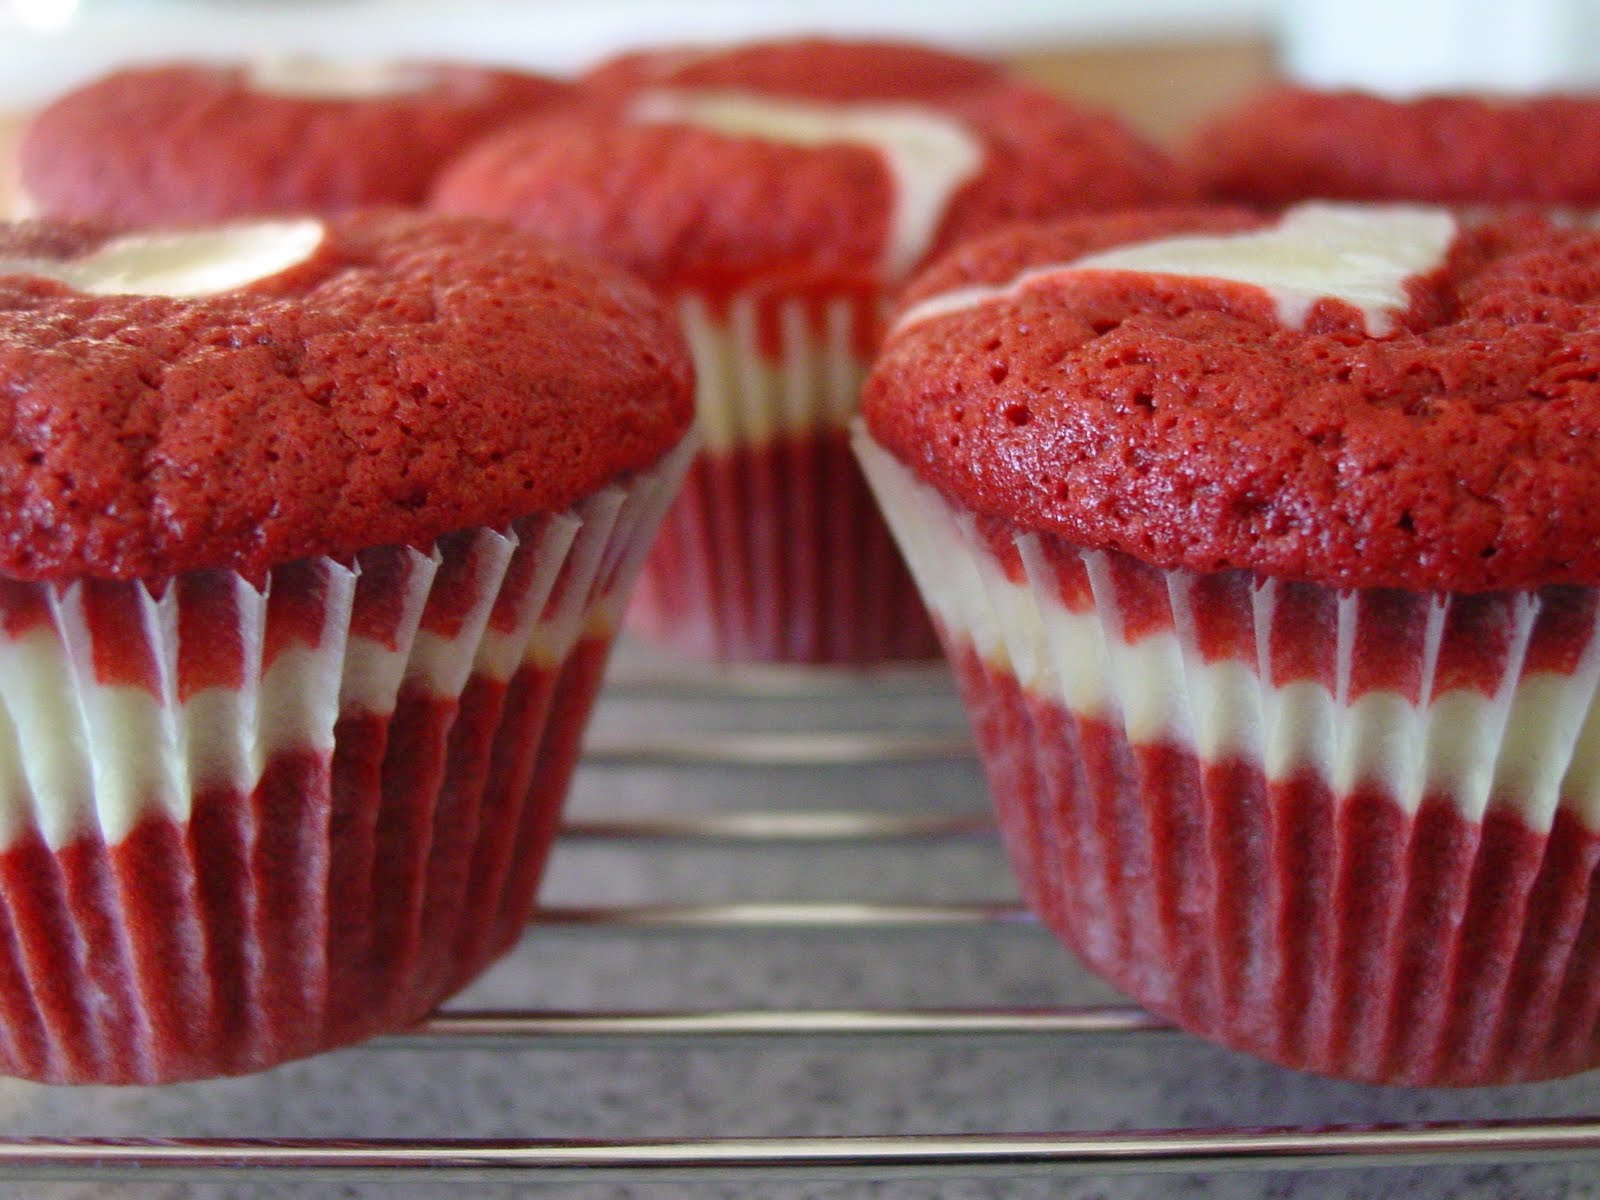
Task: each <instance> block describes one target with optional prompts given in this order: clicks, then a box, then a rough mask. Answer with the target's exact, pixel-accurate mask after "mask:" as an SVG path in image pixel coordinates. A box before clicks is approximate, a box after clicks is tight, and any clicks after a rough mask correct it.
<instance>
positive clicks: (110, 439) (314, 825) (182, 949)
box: [0, 214, 693, 1083]
mask: <svg viewBox="0 0 1600 1200" xmlns="http://www.w3.org/2000/svg"><path fill="white" fill-rule="evenodd" d="M441 280H446V281H449V282H448V285H441V282H440V281H441ZM0 407H3V409H4V415H5V421H6V428H7V429H8V430H9V431H10V434H9V436H8V438H7V439H6V441H5V443H4V444H3V445H0V510H3V513H4V516H3V517H0V908H3V909H4V911H5V913H6V914H7V917H6V928H7V931H8V936H7V937H6V938H5V939H4V944H3V946H0V1031H3V1032H0V1070H3V1071H5V1072H7V1073H11V1074H17V1075H22V1076H26V1077H29V1078H34V1079H42V1080H50V1081H56V1082H77V1083H91V1082H92V1083H134V1082H139V1083H153V1082H163V1081H168V1080H175V1079H189V1078H200V1077H205V1076H210V1075H219V1074H235V1073H239V1072H244V1071H251V1070H258V1069H262V1068H265V1067H269V1066H272V1065H274V1064H277V1063H280V1062H283V1061H285V1060H287V1059H291V1058H296V1057H299V1056H302V1055H306V1054H311V1053H314V1052H316V1051H319V1050H322V1049H326V1048H329V1047H333V1046H339V1045H344V1044H347V1043H349V1042H352V1041H356V1040H359V1039H361V1038H364V1037H368V1036H371V1035H373V1034H375V1033H380V1032H384V1031H387V1030H393V1029H396V1028H400V1027H402V1026H404V1025H405V1024H407V1023H409V1022H411V1021H414V1020H416V1019H417V1018H418V1017H420V1016H422V1015H423V1014H425V1013H426V1012H427V1011H429V1010H430V1009H431V1008H432V1007H433V1006H435V1005H436V1004H437V1003H438V1002H439V1001H440V1000H442V999H443V998H444V997H445V996H447V995H449V994H450V993H451V992H453V991H454V990H456V989H457V988H459V987H460V986H462V985H463V984H464V983H466V982H467V981H468V980H469V979H471V978H472V977H473V976H474V975H475V974H476V973H477V972H478V971H480V970H481V969H482V968H483V967H484V966H486V965H487V964H488V963H489V962H490V961H492V960H493V959H494V958H495V957H496V956H497V955H498V954H499V953H501V952H502V951H504V950H505V949H506V948H507V947H508V946H510V945H511V944H512V943H513V942H514V941H515V940H516V938H517V937H518V936H519V934H520V932H521V930H522V928H523V926H524V924H525V922H526V921H527V919H528V916H529V913H530V911H531V908H532V902H533V895H534V889H535V887H536V885H537V882H538V880H539V876H540V874H541V871H542V867H543V862H544V858H545V855H546V852H547V850H548V848H549V845H550V842H551V839H552V837H553V835H554V831H555V827H556V822H557V818H558V815H559V811H560V806H561V801H562V798H563V795H564V792H565V789H566V783H567V780H568V778H569V777H570V774H571V771H572V769H573V765H574V759H575V756H576V752H577V746H578V740H579V737H580V734H581V731H582V727H583V724H584V722H585V719H586V717H587V713H588V709H589V705H590V702H591V700H592V698H593V696H594V693H595V690H596V688H597V686H598V681H599V675H600V671H601V668H602V666H603V664H604V662H605V659H606V654H607V650H608V648H609V646H610V643H611V639H612V637H613V635H614V633H615V631H616V627H617V624H618V622H619V621H620V618H621V611H622V607H623V605H624V603H625V599H626V596H627V592H628V587H629V584H630V582H631V580H632V577H633V575H634V573H635V571H636V569H637V567H638V565H639V563H640V561H641V560H642V558H643V555H644V551H645V549H646V545H647V543H648V540H649V538H650V536H651V535H652V533H653V532H654V529H655V526H656V525H657V523H658V522H659V519H660V517H661V515H662V513H663V512H664V511H665V509H666V506H667V503H668V500H669V498H670V494H671V491H672V489H673V488H674V487H675V485H676V484H677V482H678V480H679V479H680V477H681V474H682V471H683V470H684V469H685V467H686V466H687V462H688V457H689V455H690V453H691V450H690V447H689V445H688V443H687V442H686V440H685V435H686V431H687V429H688V428H689V426H690V423H691V420H692V415H693V412H692V407H693V396H692V384H691V374H690V366H689V361H688V353H687V348H686V347H685V346H684V345H683V343H682V339H681V335H680V334H679V332H678V331H677V329H676V327H675V323H674V322H673V321H672V319H671V317H670V314H669V313H668V312H667V310H666V309H665V308H664V307H663V306H662V305H660V304H659V303H658V302H657V301H655V300H654V299H653V298H652V297H651V296H650V295H649V294H648V292H647V291H646V290H645V289H644V288H643V287H642V286H640V285H638V284H637V283H634V282H632V281H630V280H628V279H626V277H624V276H623V275H622V274H621V273H620V272H617V271H615V270H614V269H612V268H608V267H604V266H601V265H599V264H594V263H590V262H589V261H587V260H584V259H581V258H579V257H577V256H575V255H571V254H569V253H567V252H564V251H559V250H556V249H554V248H552V247H550V246H548V245H546V244H544V243H541V242H538V241H536V240H534V239H532V238H529V237H528V236H526V235H523V234H518V233H515V232H514V231H511V230H507V229H504V228H503V227H500V226H496V225H492V224H490V223H487V222H478V221H473V220H469V219H464V218H439V217H421V216H415V217H408V216H400V215H393V214H390V215H369V216H364V217H351V218H344V219H338V220H329V221H322V220H317V219H298V220H283V221H269V222H258V223H246V224H238V225H232V226H226V227H220V228H210V229H195V230H189V231H183V232H166V233H160V234H145V235H129V236H121V237H111V238H108V237H107V236H106V235H105V234H101V233H93V232H89V231H87V230H85V229H84V228H82V227H76V226H57V225H50V224H43V223H35V224H29V225H23V226H13V227H5V226H0Z"/></svg>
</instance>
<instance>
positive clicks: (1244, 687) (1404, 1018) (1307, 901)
mask: <svg viewBox="0 0 1600 1200" xmlns="http://www.w3.org/2000/svg"><path fill="white" fill-rule="evenodd" d="M857 448H858V452H859V453H860V455H861V457H862V461H863V463H864V465H865V467H866V469H867V474H868V476H869V478H870V479H871V480H872V482H873V485H874V488H875V490H876V491H877V493H878V495H879V498H880V500H881V501H882V503H883V505H884V508H885V511H886V512H887V514H888V516H889V520H890V523H891V525H892V526H893V527H894V529H895V531H896V534H897V536H898V537H899V538H900V540H901V543H902V545H903V547H904V548H905V551H906V554H907V558H908V560H909V561H910V563H911V566H912V570H913V572H914V573H915V574H916V576H917V577H918V579H919V582H920V583H921V584H922V586H923V588H924V592H925V595H926V597H927V599H928V601H929V606H930V608H931V610H932V612H933V615H934V620H935V624H936V625H937V626H938V628H939V630H940V634H941V637H942V639H943V640H944V643H945V645H946V649H947V652H948V654H949V656H950V658H951V661H952V662H953V664H954V665H955V667H956V670H957V676H958V679H959V681H960V684H961V687H962V690H963V694H964V696H965V699H966V701H967V704H968V706H969V709H970V711H971V714H972V719H973V725H974V729H975V732H976V736H977V739H978V741H979V745H980V751H981V753H982V755H983V758H984V764H985V769H986V773H987V777H988V781H989V786H990V790H991V792H992V793H993V797H994V801H995V804H996V807H997V810H998V813H999V820H1000V823H1001V826H1002V829H1003V833H1004V836H1005V841H1006V845H1007V848H1008V852H1009V854H1010V856H1011V859H1012V862H1013V864H1014V866H1015V868H1016V871H1017V875H1018V877H1019V880H1020V883H1021V887H1022V891H1023V893H1024V896H1025V898H1026V900H1027V902H1028V903H1029V904H1030V905H1031V906H1032V907H1033V908H1034V909H1035V910H1036V911H1037V912H1038V913H1039V915H1040V916H1041V918H1042V919H1043V920H1044V921H1045V922H1046V923H1047V924H1048V925H1049V926H1050V927H1051V928H1052V929H1053V930H1054V931H1055V932H1056V933H1057V934H1058V935H1059V936H1061V937H1062V938H1063V940H1065V941H1066V942H1067V943H1068V945H1069V946H1071V947H1072V948H1073V949H1074V950H1075V951H1076V952H1077V953H1078V954H1079V955H1080V956H1081V957H1082V958H1083V959H1084V960H1085V961H1086V962H1088V963H1089V964H1090V965H1091V966H1093V967H1094V968H1095V969H1096V970H1098V971H1099V972H1100V973H1102V974H1103V975H1105V976H1106V977H1107V978H1108V979H1110V980H1112V981H1113V982H1114V983H1116V984H1117V985H1118V986H1120V987H1121V988H1123V989H1124V990H1126V991H1127V992H1128V993H1129V994H1130V995H1132V996H1133V997H1135V998H1136V999H1137V1000H1139V1001H1140V1002H1141V1003H1143V1004H1145V1005H1146V1006H1148V1007H1149V1008H1151V1009H1152V1010H1153V1011H1156V1012H1158V1013H1161V1014H1163V1015H1165V1016H1167V1017H1169V1018H1171V1019H1172V1020H1174V1021H1176V1022H1178V1023H1179V1024H1181V1025H1183V1026H1184V1027H1186V1028H1188V1029H1190V1030H1191V1031H1193V1032H1196V1033H1199V1034H1201V1035H1203V1036H1206V1037H1209V1038H1212V1039H1213V1040H1216V1041H1220V1042H1223V1043H1226V1044H1228V1045H1231V1046H1235V1047H1237V1048H1240V1049H1243V1050H1247V1051H1250V1052H1252V1053H1255V1054H1257V1055H1260V1056H1262V1057H1265V1058H1268V1059H1271V1060H1273V1061H1276V1062H1279V1063H1283V1064H1286V1065H1289V1066H1294V1067H1299V1068H1304V1069H1309V1070H1314V1071H1318V1072H1322V1073H1326V1074H1332V1075H1339V1076H1344V1077H1349V1078H1355V1079H1362V1080H1368V1081H1376V1082H1386V1083H1405V1084H1418V1085H1438V1084H1450V1085H1471V1084H1486V1083H1503V1082H1511V1081H1518V1080H1527V1079H1536V1078H1542V1077H1548V1076H1555V1075H1562V1074H1568V1073H1572V1072H1576V1071H1580V1070H1585V1069H1587V1068H1590V1067H1593V1066H1596V1065H1600V1031H1597V1020H1600V889H1597V888H1596V885H1595V871H1596V867H1597V864H1600V705H1596V703H1595V694H1596V683H1597V680H1600V593H1597V592H1596V591H1595V590H1594V589H1589V588H1579V587H1551V588H1545V589H1541V590H1538V591H1531V592H1523V593H1495V594H1486V595H1456V594H1428V593H1414V592H1402V591H1389V590H1381V589H1369V590H1340V589H1335V588H1328V587H1323V586H1319V585H1315V584H1307V583H1291V582H1284V581H1274V580H1270V579H1264V578H1258V577H1254V576H1252V575H1251V574H1250V573H1248V572H1243V571H1238V572H1224V573H1216V574H1196V573H1193V572H1187V571H1183V570H1160V569H1157V568H1155V567H1152V566H1149V565H1147V564H1143V563H1140V562H1138V561H1136V560H1134V559H1131V558H1129V557H1127V556H1125V555H1122V554H1118V553H1114V552H1107V551H1090V550H1083V549H1080V548H1077V547H1075V546H1072V545H1070V544H1068V543H1067V542H1065V541H1063V540H1061V539H1058V538H1055V537H1051V536H1045V535H1038V534H1033V533H1028V532H1026V531H1022V530H1020V529H1017V528H1015V527H1012V526H1009V525H1008V524H1006V523H1003V522H999V521H994V520H989V519H984V518H979V517H976V516H974V515H973V514H970V513H964V512H961V511H958V510H956V509H954V508H952V506H951V505H950V504H949V503H948V502H946V501H945V500H944V499H943V498H942V497H941V496H939V495H938V493H937V492H935V491H934V490H933V489H931V488H929V487H928V486H927V485H925V484H922V483H921V482H920V481H918V480H916V479H915V477H914V476H912V475H911V473H910V472H909V471H908V470H907V469H906V468H905V467H904V466H902V465H901V464H900V463H899V462H898V461H897V460H895V459H893V458H892V457H891V456H890V455H888V454H887V453H886V452H885V451H883V450H882V449H881V448H879V447H877V446H876V445H875V444H874V443H872V442H871V441H870V439H869V438H867V437H866V436H865V435H864V434H862V435H861V436H860V437H859V438H858V442H857Z"/></svg>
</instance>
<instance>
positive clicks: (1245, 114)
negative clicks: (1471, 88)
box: [1189, 85, 1600, 209]
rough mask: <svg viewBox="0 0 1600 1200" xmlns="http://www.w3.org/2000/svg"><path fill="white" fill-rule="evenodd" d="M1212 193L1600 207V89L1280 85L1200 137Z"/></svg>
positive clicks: (1194, 157)
mask: <svg viewBox="0 0 1600 1200" xmlns="http://www.w3.org/2000/svg"><path fill="white" fill-rule="evenodd" d="M1189 158H1190V162H1191V165H1192V167H1193V169H1194V171H1195V174H1196V175H1197V176H1198V177H1199V178H1200V181H1201V183H1202V185H1203V186H1204V187H1205V188H1206V191H1207V193H1208V194H1209V195H1211V196H1212V197H1214V198H1216V199H1218V200H1224V201H1229V202H1235V203H1242V204H1253V205H1260V206H1264V207H1276V206H1279V205H1283V204H1291V203H1293V202H1294V201H1297V200H1309V199H1314V198H1317V197H1323V198H1327V199H1340V200H1424V201H1429V202H1431V203H1438V204H1453V205H1473V206H1476V205H1496V206H1504V205H1510V204H1548V205H1561V206H1571V207H1581V208H1586V209H1588V208H1594V207H1596V206H1597V205H1600V96H1596V95H1547V96H1531V97H1518V98H1512V97H1505V96H1493V97H1491V96H1471V95H1464V94H1461V95H1437V96H1425V97H1421V98H1417V99H1409V100H1398V99H1389V98H1387V97H1383V96H1374V95H1369V94H1367V93H1364V92H1358V91H1336V92H1324V91H1316V90H1312V89H1308V88H1298V87H1291V86H1287V85H1284V86H1279V87H1274V88H1271V89H1269V90H1267V91H1264V92H1262V93H1260V94H1259V95H1256V96H1254V97H1252V98H1251V99H1249V100H1248V101H1246V102H1245V103H1244V104H1243V105H1242V106H1240V107H1239V108H1238V109H1236V110H1235V111H1233V112H1230V113H1227V114H1225V115H1224V116H1221V117H1219V118H1218V119H1216V120H1215V121H1213V122H1211V123H1210V124H1209V125H1207V126H1206V127H1205V128H1204V129H1202V130H1201V131H1200V132H1199V134H1197V135H1196V137H1195V139H1194V142H1193V144H1192V146H1191V147H1190V152H1189Z"/></svg>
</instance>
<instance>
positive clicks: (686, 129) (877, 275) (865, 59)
mask: <svg viewBox="0 0 1600 1200" xmlns="http://www.w3.org/2000/svg"><path fill="white" fill-rule="evenodd" d="M584 90H585V92H586V95H587V96H588V98H589V103H588V104H587V105H586V106H585V107H584V108H583V110H582V111H576V110H566V111H563V112H561V113H558V114H552V115H550V116H548V117H547V118H543V119H535V120H532V121H530V122H527V123H524V124H521V125H519V126H516V127H514V128H511V129H507V130H504V131H502V132H501V133H499V134H496V135H494V136H491V137H490V138H489V139H487V140H486V141H484V142H483V143H480V144H479V146H478V147H477V148H475V149H474V150H472V151H470V152H469V153H468V154H467V155H465V156H464V157H463V158H462V159H461V160H459V161H458V162H457V163H456V164H455V165H454V166H453V167H452V168H451V169H449V170H448V171H447V172H446V173H445V174H444V176H442V177H441V180H440V183H439V186H438V188H437V189H436V191H435V203H436V204H437V205H438V206H439V207H441V208H444V209H447V210H452V211H471V212H479V213H483V214H485V215H491V216H499V217H504V218H507V219H509V220H511V221H513V222H515V223H518V224H521V225H524V226H525V227H528V228H532V229H536V230H538V231H540V232H543V233H547V234H550V235H552V236H555V237H557V238H559V239H560V240H562V241H564V242H568V243H570V244H576V245H580V246H583V247H584V248H586V249H590V250H593V251H596V252H600V253H604V254H607V255H609V256H610V257H613V258H616V259H618V260H620V261H622V262H623V263H625V264H626V265H628V266H629V267H631V268H632V269H633V270H635V271H637V272H639V273H641V274H643V275H645V276H646V277H647V278H650V279H652V280H654V281H656V282H658V283H662V284H665V285H668V286H683V287H693V288H696V289H699V290H706V291H716V290H718V289H726V290H736V289H738V288H739V287H741V286H743V285H745V284H746V283H748V282H751V281H755V280H760V281H762V282H763V283H766V284H773V283H775V282H789V283H795V284H820V285H828V286H850V285H853V284H856V283H861V282H867V283H872V282H879V283H881V282H883V281H885V280H890V281H892V280H896V279H898V278H899V277H901V276H903V275H904V274H905V273H906V272H907V271H908V270H909V269H910V268H911V267H913V266H914V265H916V264H917V263H918V262H920V261H922V260H923V259H925V258H926V257H927V255H928V254H929V253H930V252H931V251H933V250H935V249H937V248H939V247H941V246H945V245H948V244H950V243H952V242H954V241H956V240H958V239H960V238H962V237H964V236H968V235H970V234H972V233H974V232H976V231H979V230H984V229H988V228H992V227H993V226H995V225H998V224H1000V223H1002V222H1004V221H1007V220H1012V219H1017V218H1021V217H1026V216H1041V215H1045V214H1053V213H1058V212H1066V211H1084V210H1089V209H1098V208H1109V207H1114V206H1117V205H1124V204H1129V203H1135V202H1141V201H1142V202H1159V201H1163V200H1166V199H1171V198H1175V197H1177V196H1181V195H1183V194H1184V192H1183V190H1182V188H1181V185H1180V184H1179V183H1178V182H1177V176H1176V173H1175V172H1174V170H1173V168H1172V167H1171V165H1170V164H1169V163H1167V162H1166V161H1165V160H1164V158H1163V157H1162V156H1161V155H1160V154H1159V153H1157V152H1156V151H1155V150H1153V149H1152V148H1150V147H1148V146H1146V145H1144V144H1143V143H1141V142H1140V141H1139V140H1138V139H1137V138H1136V137H1135V136H1134V135H1133V134H1132V133H1130V132H1129V131H1128V130H1127V129H1125V128H1124V127H1123V126H1122V125H1121V124H1119V123H1118V122H1117V121H1115V120H1114V119H1113V118H1111V117H1108V116H1104V115H1101V114H1098V113H1088V112H1084V111H1082V110H1080V109H1077V108H1075V107H1073V106H1072V105H1070V104H1067V103H1066V102H1064V101H1061V100H1059V99H1057V98H1055V97H1053V96H1050V95H1048V94H1046V93H1044V92H1042V91H1040V90H1038V89H1035V88H1031V87H1029V86H1027V85H1024V84H1021V83H1018V82H1015V81H1011V80H1008V79H1006V78H1005V77H1004V76H1003V75H1002V74H1000V73H999V72H998V71H997V69H996V68H994V67H992V66H990V65H989V64H985V63H978V62H973V61H972V60H968V59H961V58H957V57H954V56H950V55H945V54H942V53H939V52H937V51H929V50H921V49H917V48H914V47H903V46H895V45H884V44H867V43H841V42H827V41H815V40H813V41H801V42H784V43H768V44H763V45H758V46H747V47H741V48H738V49H735V50H731V51H723V52H692V51H668V52H661V53H657V54H652V55H634V56H630V57H629V58H626V59H623V60H620V61H619V62H617V63H613V64H611V65H609V66H606V67H602V68H601V69H599V70H598V71H597V72H596V73H595V74H594V75H593V76H591V77H590V79H589V80H588V81H587V82H586V83H585V85H584Z"/></svg>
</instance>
